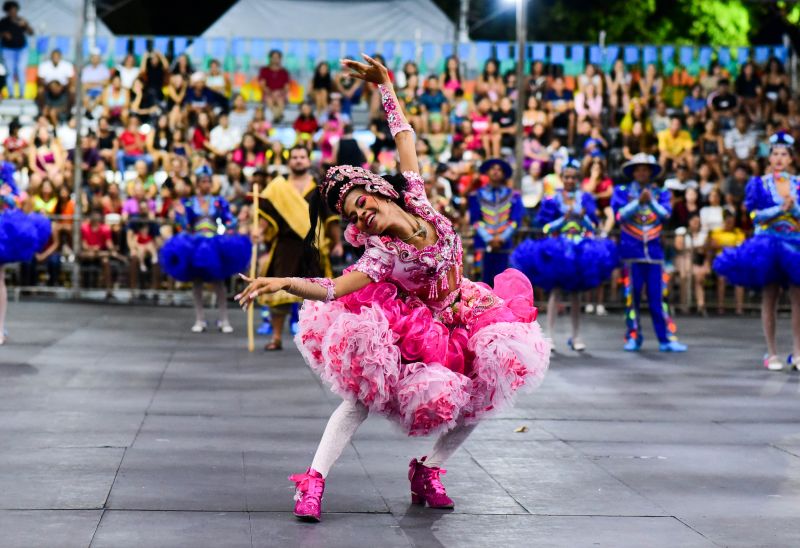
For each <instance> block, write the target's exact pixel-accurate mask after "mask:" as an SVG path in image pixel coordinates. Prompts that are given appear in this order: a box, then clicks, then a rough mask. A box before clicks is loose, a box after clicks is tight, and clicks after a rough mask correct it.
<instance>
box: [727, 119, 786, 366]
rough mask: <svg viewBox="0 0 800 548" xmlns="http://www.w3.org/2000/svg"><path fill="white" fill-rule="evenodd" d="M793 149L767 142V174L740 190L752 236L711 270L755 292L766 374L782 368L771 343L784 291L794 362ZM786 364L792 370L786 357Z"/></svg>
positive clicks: (780, 137)
mask: <svg viewBox="0 0 800 548" xmlns="http://www.w3.org/2000/svg"><path fill="white" fill-rule="evenodd" d="M793 146H794V139H793V138H792V137H791V136H790V135H788V134H786V133H783V132H778V133H776V134H774V135H772V137H770V153H769V168H768V171H767V173H765V174H764V175H763V176H761V177H758V176H755V177H753V178H751V179H750V181H749V182H748V183H747V186H746V187H745V205H746V207H747V210H748V211H749V212H750V216H751V217H752V219H753V222H754V223H755V234H754V236H753V237H752V238H750V239H748V240H746V241H745V242H744V243H743V244H741V245H739V246H737V247H732V248H728V249H725V250H724V251H723V252H722V253H720V254H719V255H718V256H717V258H716V259H715V260H714V270H715V271H716V272H717V274H719V275H720V276H724V277H725V278H726V280H727V281H728V282H729V283H730V284H732V285H740V286H744V287H749V288H752V289H761V324H762V327H763V329H764V338H765V339H766V343H767V354H766V355H765V357H764V367H766V368H767V369H769V370H770V371H781V370H782V369H783V368H784V362H783V360H782V359H781V358H780V357H778V346H777V341H776V338H775V331H776V323H777V313H778V298H779V297H780V294H781V288H787V287H788V293H789V300H790V301H791V305H792V341H793V345H794V348H793V354H792V355H793V356H800V205H798V202H800V177H798V176H797V175H792V174H791V173H790V172H789V169H790V167H791V165H792V163H793V161H794V158H793ZM788 361H789V363H790V365H793V366H794V367H797V364H796V362H794V363H792V359H791V356H790V359H789V360H788Z"/></svg>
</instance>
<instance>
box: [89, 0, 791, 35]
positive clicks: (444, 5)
mask: <svg viewBox="0 0 800 548" xmlns="http://www.w3.org/2000/svg"><path fill="white" fill-rule="evenodd" d="M338 1H346V0H338ZM433 1H434V3H435V4H436V5H438V6H439V8H440V9H441V10H442V11H443V12H445V13H446V14H447V15H448V16H449V17H450V18H451V19H452V20H453V21H457V19H458V11H459V4H460V1H459V0H433ZM660 1H663V0H660ZM698 1H701V0H698ZM96 3H97V12H98V16H99V17H100V18H102V19H103V20H104V21H105V23H106V24H107V25H108V27H109V28H110V29H111V31H112V32H114V33H117V34H145V35H162V36H163V35H173V36H180V35H184V36H196V35H199V34H202V32H203V31H204V30H205V29H206V28H208V27H209V26H210V25H211V24H212V23H213V22H214V21H215V20H217V19H218V18H219V17H220V16H222V14H224V13H225V11H226V10H227V9H228V8H230V7H231V6H233V5H234V4H235V3H236V0H96ZM531 4H532V6H531V9H532V12H531V13H530V14H529V16H530V17H531V18H532V19H533V18H535V17H536V11H537V9H538V10H543V9H547V7H546V5H543V4H545V2H539V3H536V2H535V0H534V1H532V2H531ZM498 9H502V13H497V11H498ZM493 14H496V15H495V16H494V17H492V18H491V19H490V20H488V21H487V22H485V23H483V24H482V25H480V27H479V28H477V29H475V30H471V31H470V37H471V38H472V39H473V40H513V39H514V9H513V7H511V6H508V4H506V3H505V1H504V0H470V14H469V23H470V25H471V26H472V25H474V24H475V23H477V22H479V21H484V20H485V19H486V18H487V16H490V15H493ZM758 23H759V24H758V25H757V28H758V30H757V31H756V32H755V33H754V35H753V36H752V37H751V39H752V41H753V43H770V44H771V43H774V42H775V37H776V36H780V34H781V33H782V32H785V31H786V30H787V29H786V27H785V26H784V25H783V23H782V22H781V21H780V19H779V18H776V17H775V16H774V15H772V16H770V15H767V16H765V17H764V18H763V19H762V20H760V21H758ZM789 30H790V31H794V32H793V35H794V34H798V35H800V31H798V29H796V28H795V29H789ZM298 38H302V37H301V36H298ZM796 38H797V40H798V43H800V36H797V37H796ZM539 39H541V40H545V41H547V40H566V41H585V40H594V39H595V37H588V36H562V35H557V36H552V37H547V36H541V37H539Z"/></svg>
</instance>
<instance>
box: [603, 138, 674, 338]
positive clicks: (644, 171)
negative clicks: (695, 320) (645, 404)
mask: <svg viewBox="0 0 800 548" xmlns="http://www.w3.org/2000/svg"><path fill="white" fill-rule="evenodd" d="M622 171H623V173H624V174H625V176H626V177H628V178H631V179H633V181H631V182H630V183H629V184H627V185H620V186H618V187H616V188H615V189H614V194H613V196H612V197H611V207H612V208H613V209H614V214H615V215H616V218H617V223H619V226H620V237H619V246H618V248H617V250H618V253H619V258H620V260H622V262H623V263H624V264H625V274H624V276H623V280H624V282H625V322H626V324H627V327H628V329H627V333H626V334H625V339H626V343H625V347H624V348H625V350H626V351H628V352H637V351H638V350H639V349H640V348H641V347H642V341H643V337H642V330H641V325H640V321H639V304H640V300H641V296H642V288H643V286H645V285H646V286H647V301H648V303H649V306H650V317H651V318H652V320H653V329H654V330H655V332H656V336H657V337H658V342H659V346H658V349H659V350H660V351H661V352H685V351H686V345H684V344H681V343H680V342H678V337H677V335H676V331H677V328H676V327H675V322H674V321H673V320H672V316H671V315H670V313H669V304H668V303H667V288H668V287H669V275H668V274H667V273H666V272H664V248H663V247H662V245H661V230H662V228H663V227H664V224H665V223H666V222H667V221H668V220H669V217H670V215H671V213H672V207H671V205H670V199H671V195H670V192H669V190H665V189H663V188H661V187H660V186H658V184H656V183H655V178H656V176H657V175H658V174H659V172H660V171H661V166H660V165H659V164H658V162H657V161H656V159H655V157H653V156H652V155H650V154H646V153H639V154H636V155H634V156H633V158H631V160H630V161H629V162H628V163H626V164H625V165H624V166H622Z"/></svg>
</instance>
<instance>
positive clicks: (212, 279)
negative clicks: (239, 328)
mask: <svg viewBox="0 0 800 548" xmlns="http://www.w3.org/2000/svg"><path fill="white" fill-rule="evenodd" d="M195 176H196V182H195V195H194V196H192V197H191V198H185V199H183V200H181V201H180V202H179V203H177V204H176V205H175V214H176V215H175V220H176V222H177V224H178V226H179V227H180V228H181V230H182V232H181V233H180V234H178V235H177V236H174V237H172V238H170V239H169V240H167V242H166V243H165V244H164V247H162V248H161V251H160V253H159V259H160V261H161V264H162V268H163V269H164V272H166V273H167V274H169V275H170V276H172V277H173V278H175V279H176V280H179V281H182V282H193V284H194V285H193V287H192V297H193V298H194V311H195V322H194V325H193V326H192V332H193V333H202V332H203V331H205V330H206V329H207V328H208V323H207V322H206V320H205V312H204V310H203V284H204V283H211V284H212V285H213V287H214V292H215V293H216V295H217V308H218V309H219V319H218V321H217V327H218V328H219V330H220V331H221V332H223V333H232V332H233V327H232V326H231V324H230V321H228V306H227V295H226V292H225V285H224V281H225V280H227V279H228V278H230V277H231V276H233V275H234V274H236V273H238V272H241V271H243V270H245V269H246V268H247V265H248V263H249V262H250V240H249V239H248V238H247V236H242V235H239V234H233V233H231V232H230V226H231V224H232V223H233V221H234V219H233V216H232V215H231V211H230V206H229V205H228V202H227V201H226V200H225V198H223V197H221V196H213V195H212V194H211V186H212V185H211V169H210V168H209V167H208V166H202V167H200V168H199V169H198V170H197V171H196V172H195Z"/></svg>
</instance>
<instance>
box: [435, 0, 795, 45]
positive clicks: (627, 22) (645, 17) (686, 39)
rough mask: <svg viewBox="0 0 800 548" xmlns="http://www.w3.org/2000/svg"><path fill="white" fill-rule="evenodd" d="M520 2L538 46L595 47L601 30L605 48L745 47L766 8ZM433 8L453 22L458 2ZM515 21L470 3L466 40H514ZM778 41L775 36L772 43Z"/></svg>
mask: <svg viewBox="0 0 800 548" xmlns="http://www.w3.org/2000/svg"><path fill="white" fill-rule="evenodd" d="M525 1H527V2H528V33H529V36H530V38H531V39H532V40H536V41H543V42H555V41H561V42H595V41H596V40H597V39H598V35H599V33H600V31H605V32H606V33H607V34H606V37H607V38H606V39H607V41H608V42H609V43H637V44H665V43H670V44H710V45H726V46H731V45H734V46H736V45H740V46H746V45H749V44H750V43H751V41H752V40H751V39H752V38H754V37H756V36H759V31H760V30H761V27H762V23H763V20H764V19H765V17H766V15H767V12H766V10H767V9H768V8H765V6H764V5H763V4H762V3H758V2H751V1H749V0H602V1H597V0H525ZM438 3H439V5H440V6H441V7H442V8H443V9H444V11H445V12H446V13H448V14H450V15H451V16H453V17H454V18H457V14H458V4H459V0H438ZM785 4H786V5H787V9H786V11H787V15H788V16H789V17H784V19H785V20H788V19H789V18H791V19H795V20H798V19H800V9H798V8H795V7H794V6H796V5H797V4H796V2H785ZM514 17H515V15H514V10H513V9H508V4H507V3H506V0H471V1H470V20H471V24H473V25H474V24H475V23H476V22H479V21H481V22H482V24H481V25H480V27H479V28H476V29H474V30H473V31H472V32H471V36H472V38H473V39H477V40H513V39H514ZM487 18H489V21H488V22H487V21H486V20H487ZM759 38H761V37H760V36H759ZM778 41H779V36H776V37H774V39H772V40H771V43H776V42H778Z"/></svg>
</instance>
